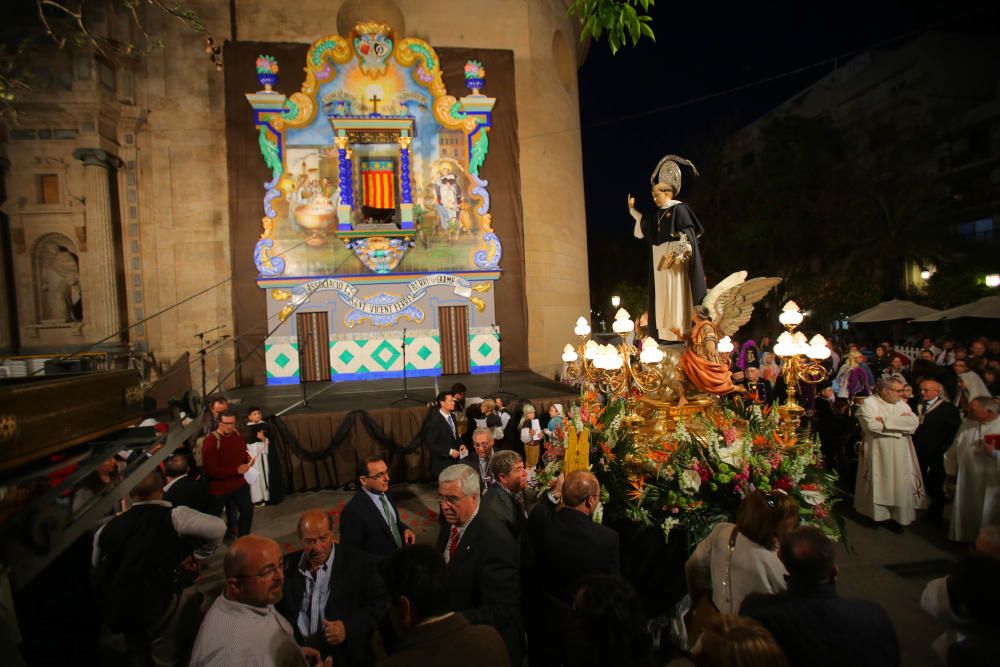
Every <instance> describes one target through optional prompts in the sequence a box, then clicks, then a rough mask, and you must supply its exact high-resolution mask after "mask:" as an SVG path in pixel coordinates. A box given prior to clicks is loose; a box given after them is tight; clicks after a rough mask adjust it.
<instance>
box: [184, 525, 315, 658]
mask: <svg viewBox="0 0 1000 667" xmlns="http://www.w3.org/2000/svg"><path fill="white" fill-rule="evenodd" d="M282 566H283V561H282V556H281V547H279V546H278V543H277V542H275V541H274V540H269V539H267V538H265V537H260V536H258V535H246V536H244V537H241V538H239V539H238V540H236V541H235V542H233V545H232V546H231V547H230V548H229V551H228V552H227V553H226V559H225V561H224V563H223V569H224V570H225V574H226V587H225V590H224V591H223V593H222V595H220V596H219V597H218V598H217V599H216V601H215V603H214V604H213V605H212V607H211V609H209V610H208V613H207V614H206V615H205V620H204V621H202V624H201V630H199V631H198V638H197V639H196V640H195V643H194V650H193V652H192V655H191V662H190V663H189V664H190V665H191V667H207V666H208V665H211V666H212V667H229V666H230V665H231V666H232V667H237V666H242V665H257V666H259V667H306V666H308V665H320V664H322V665H323V666H324V667H331V665H332V664H333V663H332V661H331V660H329V659H328V660H327V661H326V662H325V663H321V662H320V656H319V652H318V651H316V650H314V649H310V648H302V647H300V646H299V645H298V644H297V643H296V642H295V635H294V633H293V631H292V627H291V625H289V623H288V621H286V620H285V619H284V618H282V616H281V614H279V613H278V611H277V610H276V609H275V608H274V605H275V603H276V602H278V601H279V600H280V599H281V594H282V585H283V584H284V582H285V574H284V569H283V567H282Z"/></svg>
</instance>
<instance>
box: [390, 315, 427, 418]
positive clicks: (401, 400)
mask: <svg viewBox="0 0 1000 667" xmlns="http://www.w3.org/2000/svg"><path fill="white" fill-rule="evenodd" d="M407 401H410V402H412V403H417V404H420V405H423V401H421V400H419V399H416V398H410V395H409V391H408V387H407V383H406V328H405V327H404V328H403V397H402V398H398V399H396V400H395V401H393V402H392V403H390V404H389V405H396V404H397V403H406V402H407Z"/></svg>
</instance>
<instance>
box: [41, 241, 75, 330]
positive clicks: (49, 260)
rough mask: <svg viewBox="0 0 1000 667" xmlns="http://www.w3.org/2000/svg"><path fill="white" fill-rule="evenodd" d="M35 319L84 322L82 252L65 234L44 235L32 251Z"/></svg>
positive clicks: (50, 321) (48, 321)
mask: <svg viewBox="0 0 1000 667" xmlns="http://www.w3.org/2000/svg"><path fill="white" fill-rule="evenodd" d="M31 266H32V283H33V288H34V296H35V321H36V323H37V324H40V325H43V326H44V325H58V324H67V323H74V322H82V321H83V289H82V286H81V284H80V251H79V248H78V247H77V244H76V243H75V242H74V241H73V239H71V238H70V237H68V236H66V235H65V234H60V233H57V232H53V233H50V234H45V235H43V236H40V237H39V238H38V240H37V241H35V244H34V247H33V248H32V250H31Z"/></svg>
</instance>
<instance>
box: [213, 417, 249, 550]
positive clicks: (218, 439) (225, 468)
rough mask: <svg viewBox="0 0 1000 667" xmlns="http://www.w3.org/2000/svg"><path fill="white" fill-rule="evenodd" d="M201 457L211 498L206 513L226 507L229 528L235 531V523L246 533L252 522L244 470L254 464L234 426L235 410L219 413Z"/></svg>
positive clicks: (240, 531)
mask: <svg viewBox="0 0 1000 667" xmlns="http://www.w3.org/2000/svg"><path fill="white" fill-rule="evenodd" d="M201 458H202V469H203V470H204V472H205V476H206V477H207V478H208V495H209V497H210V499H211V501H212V504H211V507H210V508H209V513H210V514H214V515H216V516H218V515H219V512H220V511H221V510H222V508H223V507H225V508H226V520H227V521H228V523H229V532H234V529H236V527H237V525H238V526H239V528H238V532H237V534H238V535H239V536H240V537H243V536H244V535H248V534H249V533H250V528H251V526H252V525H253V502H251V500H250V486H249V485H248V484H247V481H246V479H245V478H244V477H243V474H244V473H245V472H246V471H247V470H249V469H250V468H251V467H252V466H253V461H252V460H251V458H250V455H249V453H247V443H246V441H245V440H244V439H243V436H242V435H240V432H239V430H238V429H237V428H236V413H235V412H233V411H232V410H226V411H225V412H223V413H222V414H221V415H220V416H219V427H218V428H217V429H216V430H214V431H212V432H211V433H209V434H208V436H206V438H205V442H204V444H203V445H202V449H201ZM237 513H238V514H239V520H238V521H237V518H236V517H237Z"/></svg>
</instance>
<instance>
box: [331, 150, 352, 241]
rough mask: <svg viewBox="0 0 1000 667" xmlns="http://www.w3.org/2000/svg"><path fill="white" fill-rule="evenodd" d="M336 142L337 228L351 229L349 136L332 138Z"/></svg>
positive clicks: (343, 230)
mask: <svg viewBox="0 0 1000 667" xmlns="http://www.w3.org/2000/svg"><path fill="white" fill-rule="evenodd" d="M334 141H336V142H337V156H338V158H339V159H340V202H338V205H337V230H338V231H341V232H345V231H350V230H351V211H352V210H353V209H354V185H353V183H352V179H353V178H354V176H353V166H352V165H351V150H350V149H349V148H348V145H349V142H350V138H349V137H348V136H347V135H340V136H338V137H336V138H335V139H334Z"/></svg>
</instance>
